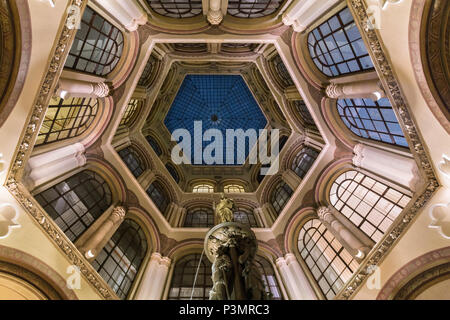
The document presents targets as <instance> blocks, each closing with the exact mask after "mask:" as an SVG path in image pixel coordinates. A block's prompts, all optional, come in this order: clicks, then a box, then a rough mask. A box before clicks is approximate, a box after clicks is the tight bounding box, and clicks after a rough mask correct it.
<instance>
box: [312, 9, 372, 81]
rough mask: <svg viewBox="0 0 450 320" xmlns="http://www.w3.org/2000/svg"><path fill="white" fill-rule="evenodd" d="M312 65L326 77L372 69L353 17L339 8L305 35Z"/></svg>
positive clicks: (346, 10) (348, 11)
mask: <svg viewBox="0 0 450 320" xmlns="http://www.w3.org/2000/svg"><path fill="white" fill-rule="evenodd" d="M308 48H309V53H310V55H311V58H312V59H313V61H314V64H315V65H316V66H317V68H319V70H320V71H322V73H323V74H325V75H326V76H329V77H336V76H339V75H343V74H348V73H353V72H359V71H363V70H369V69H373V63H372V60H371V59H370V56H369V54H368V53H367V49H366V46H365V44H364V41H363V39H362V38H361V34H360V33H359V30H358V27H357V26H356V23H355V21H354V20H353V16H352V14H351V12H350V10H349V9H348V8H345V9H343V10H342V11H340V12H339V13H337V14H336V15H334V16H333V17H331V18H330V19H328V20H327V21H326V22H324V23H323V24H321V25H320V26H319V27H317V28H315V29H314V30H313V31H311V32H310V33H309V35H308Z"/></svg>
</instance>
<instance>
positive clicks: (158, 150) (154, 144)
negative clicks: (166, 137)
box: [145, 136, 162, 157]
mask: <svg viewBox="0 0 450 320" xmlns="http://www.w3.org/2000/svg"><path fill="white" fill-rule="evenodd" d="M145 139H146V140H147V142H148V143H149V144H150V146H151V147H152V149H153V150H154V151H155V153H156V155H157V156H158V157H159V156H160V155H161V154H162V151H161V147H160V146H159V144H158V142H156V140H155V139H153V137H152V136H146V137H145Z"/></svg>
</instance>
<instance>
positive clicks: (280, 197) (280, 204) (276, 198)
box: [271, 181, 293, 214]
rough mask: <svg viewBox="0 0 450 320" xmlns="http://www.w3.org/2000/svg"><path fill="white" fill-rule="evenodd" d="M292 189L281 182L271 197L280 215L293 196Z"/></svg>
mask: <svg viewBox="0 0 450 320" xmlns="http://www.w3.org/2000/svg"><path fill="white" fill-rule="evenodd" d="M292 193H293V191H292V189H291V188H290V187H289V186H288V185H287V184H286V183H285V182H284V181H281V182H279V183H278V185H277V186H276V187H275V189H274V191H273V192H272V196H271V203H272V206H273V208H274V209H275V211H276V212H277V213H278V214H280V212H281V211H282V210H283V208H284V207H285V206H286V204H287V202H288V201H289V199H290V198H291V196H292Z"/></svg>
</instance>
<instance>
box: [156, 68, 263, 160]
mask: <svg viewBox="0 0 450 320" xmlns="http://www.w3.org/2000/svg"><path fill="white" fill-rule="evenodd" d="M164 124H165V125H166V127H167V129H168V130H169V131H170V132H171V133H173V132H174V131H175V130H178V129H186V130H188V131H189V133H190V137H191V142H192V145H191V163H192V164H194V165H195V164H211V165H221V164H226V165H241V164H243V163H244V162H245V159H246V158H247V156H248V154H249V150H250V149H251V148H252V147H253V146H254V143H253V144H249V141H248V139H247V140H246V141H247V143H246V148H245V151H244V152H245V157H244V159H242V156H241V157H239V155H238V148H239V147H238V143H237V141H235V143H233V147H231V148H227V143H226V138H225V137H226V133H227V130H233V131H234V130H238V129H242V130H243V131H247V130H249V129H253V130H255V131H256V132H258V133H259V130H260V129H264V128H265V126H266V124H267V120H266V118H265V117H264V115H263V113H262V112H261V109H260V108H259V106H258V103H257V102H256V100H255V98H254V97H253V95H252V93H251V92H250V89H249V88H248V86H247V84H246V83H245V81H244V79H243V78H242V76H240V75H213V74H210V75H199V74H196V75H195V74H190V75H187V76H186V77H185V79H184V80H183V83H182V84H181V87H180V90H179V91H178V94H177V96H176V97H175V100H174V101H173V103H172V106H171V107H170V109H169V112H168V114H167V116H166V118H165V120H164ZM194 124H195V125H196V127H197V128H201V133H202V136H203V135H204V133H205V132H206V131H208V130H210V129H217V130H219V131H220V133H221V136H222V139H223V140H221V139H219V141H218V142H222V144H223V153H222V155H220V154H215V152H214V151H213V155H214V156H216V158H215V159H217V161H214V162H213V163H206V162H205V159H203V161H201V160H202V159H194V155H195V149H200V150H203V151H205V148H206V147H207V146H208V145H209V144H211V143H212V142H211V141H206V140H205V139H203V141H202V140H199V139H197V138H194V137H195V132H194V131H195V130H194ZM215 139H217V138H213V139H211V140H215ZM233 140H236V139H234V138H233ZM214 142H216V141H213V143H214ZM218 153H220V151H219V152H218ZM215 159H212V160H215ZM230 160H231V161H230Z"/></svg>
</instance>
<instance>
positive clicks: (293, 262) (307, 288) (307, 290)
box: [284, 253, 317, 300]
mask: <svg viewBox="0 0 450 320" xmlns="http://www.w3.org/2000/svg"><path fill="white" fill-rule="evenodd" d="M284 259H285V261H286V264H287V265H288V267H289V270H290V272H291V274H292V278H293V279H294V283H295V285H296V288H297V291H298V292H299V296H300V300H317V296H316V294H315V292H314V289H313V288H312V286H311V284H310V282H309V280H308V278H307V277H306V275H305V273H304V272H303V270H302V268H301V267H300V264H299V263H298V260H297V258H296V257H295V255H294V254H292V253H287V254H286V255H285V256H284Z"/></svg>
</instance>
